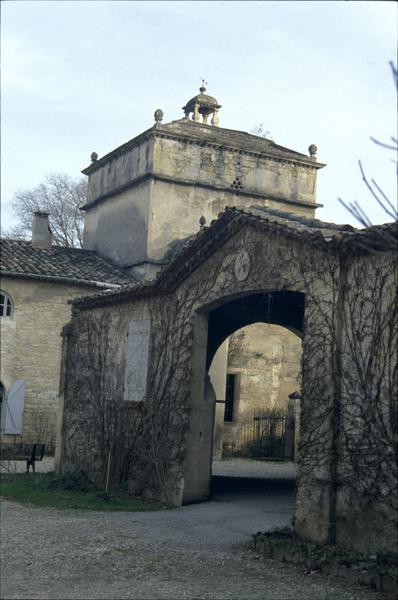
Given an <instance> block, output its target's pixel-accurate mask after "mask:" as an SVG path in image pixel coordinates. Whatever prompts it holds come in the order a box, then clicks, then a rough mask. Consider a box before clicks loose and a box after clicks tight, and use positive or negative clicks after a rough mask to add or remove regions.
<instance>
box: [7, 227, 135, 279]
mask: <svg viewBox="0 0 398 600" xmlns="http://www.w3.org/2000/svg"><path fill="white" fill-rule="evenodd" d="M0 247H1V274H2V275H8V276H13V277H18V276H20V277H24V278H28V279H29V278H31V279H43V280H49V281H59V282H62V281H64V282H68V283H71V284H75V285H88V286H93V287H101V286H104V287H105V286H106V284H108V285H109V287H113V286H116V285H126V284H129V283H134V281H135V280H134V278H133V277H131V276H129V275H126V274H125V273H124V272H123V271H122V270H120V269H118V268H117V267H115V265H114V264H113V263H111V262H110V261H108V260H106V259H104V258H101V257H100V256H98V255H97V254H96V253H95V252H93V251H91V250H82V249H80V248H64V247H61V246H52V248H50V249H48V250H45V249H43V248H36V247H34V246H32V244H31V243H30V242H27V241H22V240H12V239H2V240H1V246H0Z"/></svg>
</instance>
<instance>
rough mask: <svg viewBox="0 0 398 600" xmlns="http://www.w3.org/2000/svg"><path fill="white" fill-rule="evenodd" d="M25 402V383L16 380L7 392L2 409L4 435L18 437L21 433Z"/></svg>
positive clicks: (21, 380)
mask: <svg viewBox="0 0 398 600" xmlns="http://www.w3.org/2000/svg"><path fill="white" fill-rule="evenodd" d="M24 402H25V382H24V380H23V379H17V381H15V383H13V384H12V386H11V387H10V389H9V390H8V394H7V396H6V401H5V406H4V409H3V423H4V433H7V434H9V435H19V434H21V433H22V424H23V411H24Z"/></svg>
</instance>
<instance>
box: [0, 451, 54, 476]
mask: <svg viewBox="0 0 398 600" xmlns="http://www.w3.org/2000/svg"><path fill="white" fill-rule="evenodd" d="M45 447H46V445H45V444H2V445H1V447H0V459H1V460H10V461H12V460H26V472H27V473H29V469H30V467H32V471H33V473H35V463H36V462H38V461H41V460H43V457H44V450H45Z"/></svg>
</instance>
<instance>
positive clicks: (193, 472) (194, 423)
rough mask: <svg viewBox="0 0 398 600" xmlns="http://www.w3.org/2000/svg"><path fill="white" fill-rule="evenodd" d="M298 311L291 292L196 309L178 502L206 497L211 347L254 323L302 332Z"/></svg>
mask: <svg viewBox="0 0 398 600" xmlns="http://www.w3.org/2000/svg"><path fill="white" fill-rule="evenodd" d="M304 312H305V295H304V294H303V293H301V292H296V291H291V290H272V291H268V290H263V291H254V292H246V293H240V294H237V295H233V296H229V297H224V298H219V299H218V300H216V301H215V302H212V303H211V304H208V305H205V306H202V307H200V308H199V309H198V310H197V312H196V315H195V323H194V335H193V348H192V360H193V370H192V379H191V395H190V398H191V405H190V413H191V419H190V427H189V431H188V437H187V453H186V466H185V478H184V492H183V502H184V503H189V502H198V501H200V500H205V499H206V498H207V497H208V495H209V489H210V478H211V460H212V443H213V427H214V410H215V403H214V394H212V393H211V392H210V391H209V387H208V369H209V367H210V364H211V361H212V358H213V357H214V355H215V353H216V351H217V349H218V348H219V347H220V345H221V344H222V343H223V341H224V340H225V339H226V338H227V337H228V336H229V335H231V334H232V333H234V332H235V331H238V330H239V329H241V328H242V327H245V326H246V325H250V324H253V323H258V322H262V323H271V324H277V325H282V326H284V327H286V328H288V329H290V330H291V331H293V332H294V333H296V334H297V335H299V336H302V333H303V329H304Z"/></svg>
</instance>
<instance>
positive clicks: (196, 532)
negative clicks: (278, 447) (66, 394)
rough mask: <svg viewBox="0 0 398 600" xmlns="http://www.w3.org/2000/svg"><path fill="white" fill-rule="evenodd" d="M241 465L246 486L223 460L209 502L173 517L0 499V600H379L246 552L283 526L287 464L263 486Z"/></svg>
mask: <svg viewBox="0 0 398 600" xmlns="http://www.w3.org/2000/svg"><path fill="white" fill-rule="evenodd" d="M251 462H252V461H250V463H251ZM227 463H231V464H227ZM243 466H244V467H245V469H246V473H248V474H250V475H249V476H250V478H251V479H250V480H245V479H244V478H243V477H242V471H241V467H242V465H240V466H239V464H238V463H235V465H233V464H232V461H225V464H224V467H225V469H224V472H223V468H224V467H223V465H222V464H219V465H215V468H214V472H215V473H216V474H217V475H218V477H217V478H216V485H215V490H216V491H215V492H214V495H213V498H212V499H211V500H210V501H209V502H204V503H201V504H196V505H191V506H184V507H182V508H179V509H174V510H161V511H158V512H152V513H123V512H115V513H107V512H89V511H72V510H70V511H58V510H53V509H43V508H31V507H28V506H21V505H18V504H15V503H12V502H8V501H3V502H2V509H1V534H2V535H1V544H2V563H1V564H2V566H1V598H2V599H3V600H6V599H8V598H10V599H11V598H19V599H25V598H33V599H41V598H49V599H58V598H59V599H64V600H69V599H71V600H72V599H78V598H79V599H92V598H93V599H94V598H95V599H101V600H102V599H103V600H106V599H113V598H114V599H117V598H120V599H127V598H129V599H137V600H155V599H156V600H157V599H159V600H160V599H168V600H185V599H187V600H188V599H189V600H194V599H195V600H199V599H209V600H224V599H225V600H227V599H228V600H248V599H249V598H250V599H254V600H255V599H263V600H266V599H270V600H300V599H302V600H323V599H325V600H326V599H328V600H372V599H373V600H380V599H382V598H383V597H384V596H383V594H380V593H377V592H374V591H372V590H369V589H367V588H362V587H359V586H352V585H349V584H347V582H346V581H344V580H339V579H337V578H335V577H332V576H325V575H319V574H311V575H305V574H304V572H303V570H302V569H299V568H297V567H294V566H292V565H287V564H285V563H279V562H277V561H271V560H267V561H265V560H264V559H263V558H262V557H259V556H258V555H256V554H254V553H253V552H252V551H251V550H250V548H249V543H250V539H251V534H252V533H255V532H256V531H259V530H262V531H264V530H265V529H268V528H272V527H275V526H282V525H286V524H288V523H289V522H290V519H291V516H292V513H293V509H294V492H293V488H292V485H291V477H292V474H293V475H294V466H293V465H291V466H290V467H289V466H282V467H280V466H279V467H278V464H277V463H275V464H274V465H273V466H271V467H267V469H268V475H269V471H270V470H271V471H272V474H271V476H270V478H269V480H268V481H267V480H264V479H261V477H260V473H259V472H258V470H259V466H258V464H257V465H253V464H249V463H246V464H244V465H243ZM263 468H264V467H263ZM228 469H229V474H230V475H233V477H234V479H225V480H224V479H222V477H221V476H222V474H226V471H225V470H228ZM234 469H235V470H234ZM289 469H290V471H289ZM260 470H261V469H260ZM278 474H279V475H278ZM256 479H257V480H260V479H261V481H257V482H256V481H255V480H256ZM278 479H279V482H278ZM289 480H290V483H289ZM253 481H254V483H257V484H258V485H252V483H253ZM223 482H229V484H230V485H228V486H224V485H223ZM231 482H232V483H231ZM250 482H251V483H250ZM246 483H247V485H246ZM227 488H228V489H227Z"/></svg>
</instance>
